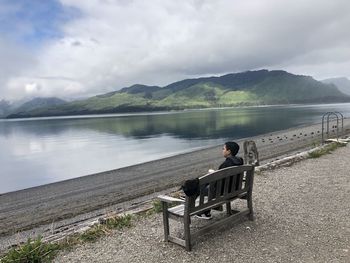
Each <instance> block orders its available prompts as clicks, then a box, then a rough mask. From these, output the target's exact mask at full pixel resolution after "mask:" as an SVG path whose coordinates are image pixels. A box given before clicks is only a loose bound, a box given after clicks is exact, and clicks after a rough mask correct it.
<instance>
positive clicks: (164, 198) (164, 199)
mask: <svg viewBox="0 0 350 263" xmlns="http://www.w3.org/2000/svg"><path fill="white" fill-rule="evenodd" d="M158 198H159V200H160V201H162V202H166V203H173V202H179V203H185V200H182V199H179V198H175V197H171V196H167V195H159V196H158Z"/></svg>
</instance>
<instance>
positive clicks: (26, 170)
mask: <svg viewBox="0 0 350 263" xmlns="http://www.w3.org/2000/svg"><path fill="white" fill-rule="evenodd" d="M328 111H339V112H341V113H343V115H344V116H346V117H347V116H349V115H350V103H346V104H327V105H324V104H323V105H307V106H301V105H290V106H266V107H247V108H224V109H205V110H189V111H178V112H158V113H140V114H113V115H90V116H71V117H53V118H30V119H14V120H0V145H1V148H0V167H1V171H0V179H1V184H0V193H5V192H10V191H15V190H20V189H24V188H28V187H33V186H38V185H43V184H47V183H52V182H57V181H62V180H66V179H71V178H75V177H79V176H83V175H88V174H92V173H98V172H102V171H106V170H112V169H116V168H121V167H126V166H130V165H134V164H138V163H143V162H147V161H151V160H156V159H160V158H164V157H168V156H172V155H176V154H179V153H183V152H188V151H193V150H196V149H200V148H202V147H207V146H212V145H218V144H222V143H224V142H225V141H226V140H232V139H239V138H244V137H251V136H256V135H259V134H264V133H268V132H272V131H278V130H283V129H288V128H292V127H295V126H299V125H305V124H311V123H315V122H321V120H322V115H323V114H324V113H325V112H328Z"/></svg>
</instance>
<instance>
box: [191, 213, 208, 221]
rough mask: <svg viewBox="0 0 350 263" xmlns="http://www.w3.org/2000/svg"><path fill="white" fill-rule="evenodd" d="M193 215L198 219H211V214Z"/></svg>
mask: <svg viewBox="0 0 350 263" xmlns="http://www.w3.org/2000/svg"><path fill="white" fill-rule="evenodd" d="M194 217H196V218H199V219H205V220H210V219H212V216H211V214H200V215H195V216H194Z"/></svg>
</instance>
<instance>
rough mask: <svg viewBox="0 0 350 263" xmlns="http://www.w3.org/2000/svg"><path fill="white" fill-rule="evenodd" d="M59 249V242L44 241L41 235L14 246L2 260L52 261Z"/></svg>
mask: <svg viewBox="0 0 350 263" xmlns="http://www.w3.org/2000/svg"><path fill="white" fill-rule="evenodd" d="M59 249H60V245H59V244H51V243H44V242H42V240H41V238H40V237H39V238H37V239H35V240H31V239H28V241H27V242H26V243H25V244H23V245H19V246H18V247H17V248H12V249H11V250H10V251H9V252H8V253H7V254H6V255H5V257H3V258H2V259H1V261H0V262H2V263H10V262H20V263H22V262H23V263H24V262H50V261H51V260H52V259H53V258H54V257H55V256H56V254H57V253H58V250H59Z"/></svg>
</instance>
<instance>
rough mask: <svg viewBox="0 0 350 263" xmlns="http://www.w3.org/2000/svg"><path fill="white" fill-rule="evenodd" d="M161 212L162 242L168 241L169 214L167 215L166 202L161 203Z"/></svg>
mask: <svg viewBox="0 0 350 263" xmlns="http://www.w3.org/2000/svg"><path fill="white" fill-rule="evenodd" d="M162 210H163V225H164V241H165V242H168V241H169V214H168V204H167V203H166V202H162Z"/></svg>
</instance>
